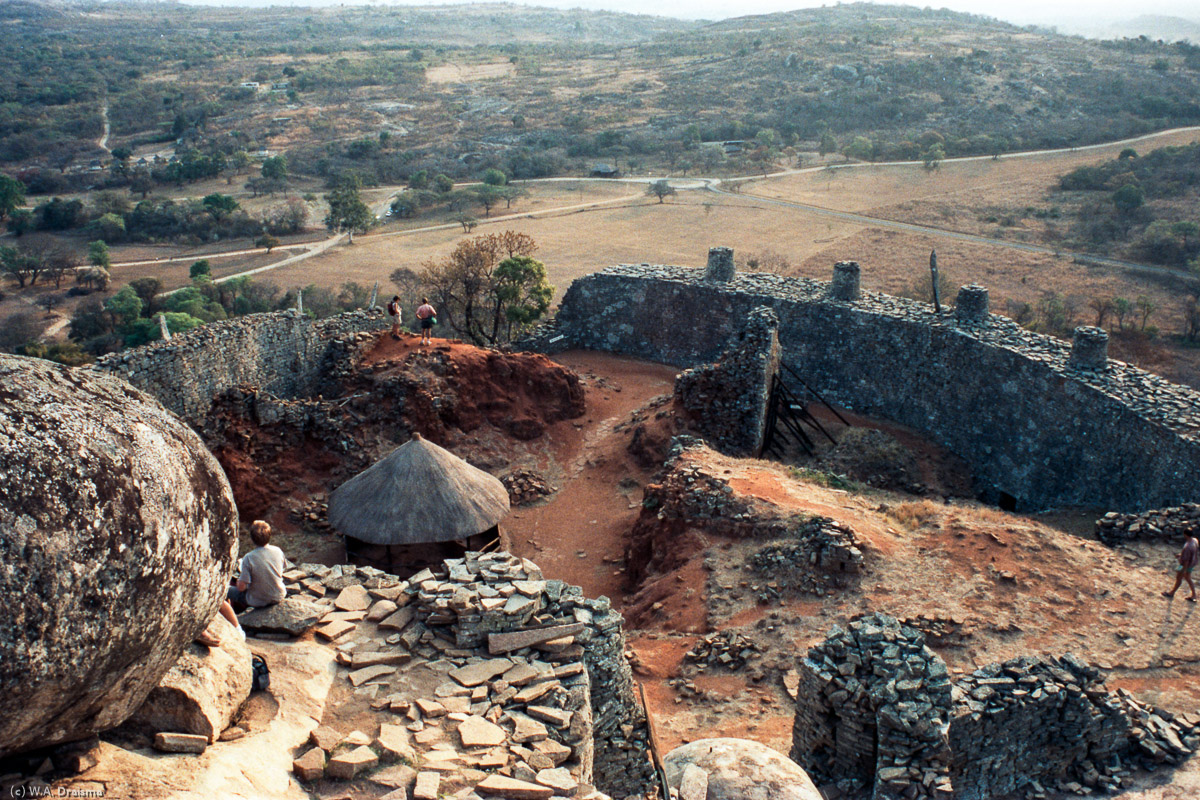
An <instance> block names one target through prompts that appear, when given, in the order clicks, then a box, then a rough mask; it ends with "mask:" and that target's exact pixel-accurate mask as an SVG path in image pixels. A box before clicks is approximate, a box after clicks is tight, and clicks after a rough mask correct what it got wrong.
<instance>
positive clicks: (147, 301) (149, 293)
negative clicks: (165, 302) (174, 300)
mask: <svg viewBox="0 0 1200 800" xmlns="http://www.w3.org/2000/svg"><path fill="white" fill-rule="evenodd" d="M129 288H130V289H133V291H134V293H136V294H137V296H138V299H139V300H141V301H142V313H143V314H145V315H146V316H147V317H148V316H150V315H151V314H153V313H154V311H155V310H156V308H157V307H158V302H157V300H156V298H157V297H158V295H159V294H160V293H161V292H162V290H163V283H162V281H160V280H159V279H158V278H138V279H136V280H132V281H130V282H129Z"/></svg>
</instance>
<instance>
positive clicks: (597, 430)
mask: <svg viewBox="0 0 1200 800" xmlns="http://www.w3.org/2000/svg"><path fill="white" fill-rule="evenodd" d="M555 361H557V362H558V363H560V364H563V365H564V366H567V367H569V368H571V369H573V370H575V372H577V373H579V375H580V376H581V377H583V378H584V379H585V381H586V385H587V408H588V411H587V414H586V416H584V417H583V418H582V419H579V420H574V421H568V422H560V423H557V424H556V426H555V427H554V428H552V429H551V430H550V431H549V436H550V438H551V439H553V440H554V442H555V447H556V450H557V451H558V454H559V456H560V458H562V459H563V462H562V468H563V475H562V478H561V482H559V483H558V486H559V491H558V492H557V493H555V494H554V496H553V497H552V498H551V499H550V500H549V501H548V502H546V503H544V504H542V505H538V506H533V507H527V508H518V509H514V510H513V512H512V513H511V514H510V515H509V517H508V519H507V521H506V523H505V526H504V527H505V530H506V531H507V533H508V536H509V538H510V540H511V547H512V551H513V552H514V553H516V554H517V555H521V556H524V557H526V558H529V559H532V560H533V561H535V562H537V564H538V566H540V567H541V568H542V570H543V572H544V573H545V575H546V577H548V578H558V579H561V580H565V581H567V582H568V583H572V584H575V585H577V586H582V587H583V591H584V594H586V595H587V596H589V597H597V596H599V595H606V596H608V597H609V598H611V599H612V600H613V605H614V606H616V607H620V605H621V599H622V596H623V594H624V591H625V589H624V583H625V577H624V571H623V570H622V569H621V568H620V562H621V561H622V558H623V552H624V548H625V542H626V541H627V539H628V536H629V531H630V529H631V528H632V527H633V523H634V521H635V520H636V519H637V515H638V513H639V511H640V509H641V500H642V493H641V489H640V487H641V485H642V484H643V483H644V482H645V480H646V478H647V477H648V476H647V474H646V473H645V471H644V470H642V469H641V468H640V467H638V466H637V464H636V463H635V462H634V461H633V459H632V458H631V457H630V456H629V454H628V453H627V452H626V451H625V445H626V443H627V442H628V434H624V433H620V432H616V431H614V428H615V426H617V425H618V424H620V423H621V422H622V421H624V420H625V419H627V418H628V417H629V414H630V412H632V411H633V410H634V409H636V408H639V407H640V406H643V405H645V404H646V403H647V402H648V401H649V400H651V399H652V398H655V397H658V396H659V395H663V394H670V392H671V390H672V387H673V385H674V381H675V374H676V373H677V371H678V370H676V369H675V368H674V367H668V366H664V365H661V364H650V363H647V362H643V361H635V360H633V359H628V358H621V357H618V356H612V355H607V354H604V353H594V352H583V351H572V352H568V353H563V354H562V355H559V356H556V357H555ZM577 425H578V426H579V427H576V426H577Z"/></svg>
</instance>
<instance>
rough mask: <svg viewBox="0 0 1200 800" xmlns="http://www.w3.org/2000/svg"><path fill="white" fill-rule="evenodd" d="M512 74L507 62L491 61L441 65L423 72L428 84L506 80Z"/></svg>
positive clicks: (511, 67)
mask: <svg viewBox="0 0 1200 800" xmlns="http://www.w3.org/2000/svg"><path fill="white" fill-rule="evenodd" d="M513 72H514V66H513V64H512V63H511V62H508V61H493V62H488V63H484V64H459V63H450V64H441V65H439V66H436V67H429V68H427V69H426V70H425V80H426V81H427V82H429V83H470V82H472V81H482V80H491V79H494V78H507V77H508V76H509V75H512V74H513Z"/></svg>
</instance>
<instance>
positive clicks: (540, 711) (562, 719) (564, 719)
mask: <svg viewBox="0 0 1200 800" xmlns="http://www.w3.org/2000/svg"><path fill="white" fill-rule="evenodd" d="M525 713H526V714H528V715H529V716H531V717H533V718H534V719H540V720H541V721H542V722H549V723H550V724H551V725H553V726H554V727H556V728H566V727H568V726H569V725H570V724H571V714H572V713H573V712H571V711H563V710H562V709H561V708H551V707H549V706H527V707H526V708H525Z"/></svg>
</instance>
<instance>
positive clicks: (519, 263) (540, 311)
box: [495, 256, 554, 339]
mask: <svg viewBox="0 0 1200 800" xmlns="http://www.w3.org/2000/svg"><path fill="white" fill-rule="evenodd" d="M495 279H496V289H495V292H496V301H497V303H498V307H499V308H500V309H501V310H502V312H503V314H504V320H505V322H506V328H505V331H504V338H505V339H512V334H513V330H514V328H516V329H517V330H521V329H523V328H527V327H528V326H530V325H532V324H533V323H535V322H537V321H538V320H539V319H541V318H542V316H543V315H545V313H546V311H547V310H549V308H550V300H551V299H552V298H553V297H554V287H553V286H551V285H550V282H549V281H548V280H547V279H546V265H545V264H543V263H542V262H541V261H538V260H537V259H534V258H531V257H529V256H511V257H509V258H506V259H504V260H503V261H501V262H500V263H499V264H497V265H496V272H495Z"/></svg>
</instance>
